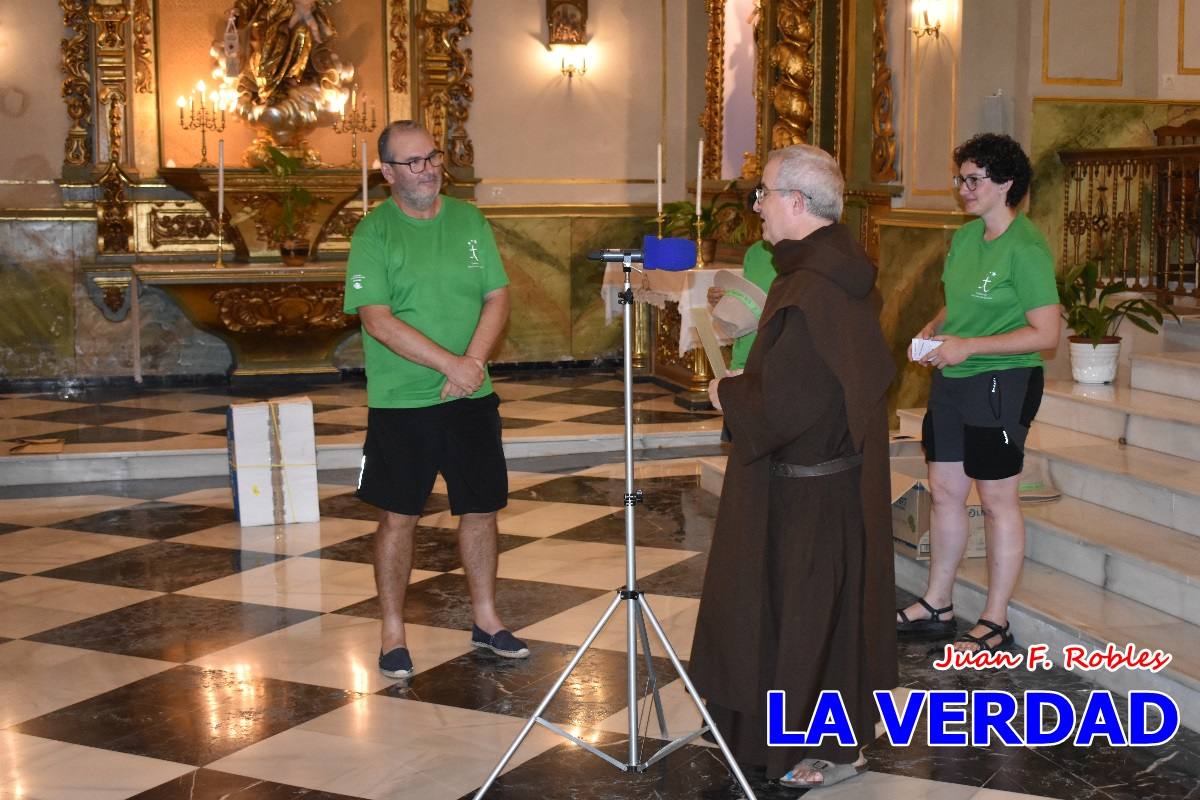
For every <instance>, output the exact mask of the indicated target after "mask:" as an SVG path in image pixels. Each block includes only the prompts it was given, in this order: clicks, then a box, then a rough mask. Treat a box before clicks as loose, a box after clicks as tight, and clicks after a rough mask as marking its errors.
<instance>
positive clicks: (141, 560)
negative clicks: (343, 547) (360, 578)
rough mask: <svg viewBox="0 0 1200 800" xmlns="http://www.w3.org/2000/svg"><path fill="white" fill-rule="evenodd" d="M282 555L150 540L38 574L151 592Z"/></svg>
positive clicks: (210, 578)
mask: <svg viewBox="0 0 1200 800" xmlns="http://www.w3.org/2000/svg"><path fill="white" fill-rule="evenodd" d="M282 558H284V556H281V555H278V554H276V553H259V552H255V551H252V550H229V549H227V548H224V547H203V546H201V545H194V544H183V543H181V542H152V543H150V544H147V545H144V546H142V547H133V548H130V549H128V550H121V551H120V552H116V553H111V554H109V555H106V556H100V557H99V558H93V559H89V560H88V561H81V562H79V563H78V564H68V565H67V566H65V567H56V568H54V569H52V570H47V571H46V572H42V573H39V574H40V575H41V576H42V577H44V578H62V579H63V580H69V581H84V582H86V583H104V584H108V585H109V586H127V587H129V588H131V589H147V590H150V591H154V592H177V591H179V590H180V589H186V588H188V587H189V586H196V585H197V584H201V583H207V582H209V581H215V580H216V579H217V578H224V577H225V576H226V575H232V574H234V573H235V572H242V571H244V570H248V569H254V568H255V567H261V566H263V565H264V564H271V563H273V562H275V561H279V560H280V559H282Z"/></svg>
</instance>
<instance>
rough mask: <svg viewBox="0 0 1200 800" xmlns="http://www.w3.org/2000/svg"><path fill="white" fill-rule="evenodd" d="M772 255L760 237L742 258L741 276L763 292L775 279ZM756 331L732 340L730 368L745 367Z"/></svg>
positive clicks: (768, 289)
mask: <svg viewBox="0 0 1200 800" xmlns="http://www.w3.org/2000/svg"><path fill="white" fill-rule="evenodd" d="M773 258H774V256H773V255H772V253H771V251H770V250H768V249H767V245H766V242H763V241H762V240H761V239H760V240H759V241H757V242H755V243H754V244H752V245H750V247H749V249H747V250H746V255H745V257H744V258H743V259H742V277H743V278H745V279H746V280H748V281H750V282H751V283H753V284H754V285H755V286H757V287H758V288H760V289H762V290H763V291H764V292H767V291H770V290H771V281H773V280H775V262H774V261H773V260H772V259H773ZM756 336H758V333H757V332H751V333H747V334H746V335H745V336H739V337H738V338H736V339H734V341H733V353H732V355H731V356H730V358H729V368H730V369H745V367H746V356H748V355H750V347H751V346H752V345H753V344H754V337H756Z"/></svg>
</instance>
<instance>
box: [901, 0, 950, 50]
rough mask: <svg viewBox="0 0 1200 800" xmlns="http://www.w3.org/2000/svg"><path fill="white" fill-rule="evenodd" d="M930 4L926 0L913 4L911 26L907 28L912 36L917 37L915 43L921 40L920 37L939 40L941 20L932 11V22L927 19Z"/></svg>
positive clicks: (919, 0)
mask: <svg viewBox="0 0 1200 800" xmlns="http://www.w3.org/2000/svg"><path fill="white" fill-rule="evenodd" d="M931 5H932V3H930V2H929V1H928V0H924V2H921V0H918V2H915V3H913V26H912V27H911V28H909V30H911V31H912V33H913V36H915V37H917V41H920V40H921V37H922V36H932V37H933V38H935V39H938V38H941V36H940V34H941V30H942V20H941V19H940V18H939V16H938V14H937V10H936V9H935V10H934V15H933V20H932V21H931V20H930V18H929V11H930V6H931Z"/></svg>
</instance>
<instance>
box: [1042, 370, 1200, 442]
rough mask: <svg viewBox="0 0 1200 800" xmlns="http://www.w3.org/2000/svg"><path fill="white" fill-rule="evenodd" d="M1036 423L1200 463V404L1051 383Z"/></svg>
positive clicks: (1116, 389)
mask: <svg viewBox="0 0 1200 800" xmlns="http://www.w3.org/2000/svg"><path fill="white" fill-rule="evenodd" d="M1037 418H1038V420H1039V421H1041V422H1045V423H1048V424H1050V425H1056V426H1058V427H1060V428H1069V429H1071V430H1076V431H1083V432H1086V433H1089V434H1092V435H1094V436H1099V437H1101V438H1104V439H1109V440H1112V441H1115V442H1122V441H1123V442H1124V443H1125V444H1129V445H1133V446H1134V447H1142V448H1145V449H1147V450H1156V451H1158V452H1160V453H1169V454H1171V455H1175V456H1180V457H1181V458H1188V459H1192V460H1196V461H1200V401H1196V400H1186V399H1183V398H1180V397H1170V396H1168V395H1163V394H1158V393H1157V392H1148V391H1146V390H1144V389H1131V388H1130V387H1128V386H1088V385H1085V384H1082V383H1075V382H1074V381H1047V382H1046V393H1045V394H1044V395H1043V397H1042V406H1041V408H1040V409H1038V415H1037Z"/></svg>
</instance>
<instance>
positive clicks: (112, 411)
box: [21, 405, 174, 425]
mask: <svg viewBox="0 0 1200 800" xmlns="http://www.w3.org/2000/svg"><path fill="white" fill-rule="evenodd" d="M171 413H174V412H172V411H170V410H169V409H168V410H165V411H164V410H162V409H157V408H130V407H128V406H100V405H93V406H80V407H79V408H64V409H60V410H58V411H47V412H45V413H43V414H32V415H29V416H26V417H21V419H37V420H42V421H44V422H63V423H70V424H74V425H108V424H110V423H113V422H129V421H131V420H135V419H149V418H150V417H161V416H163V415H165V414H171Z"/></svg>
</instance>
